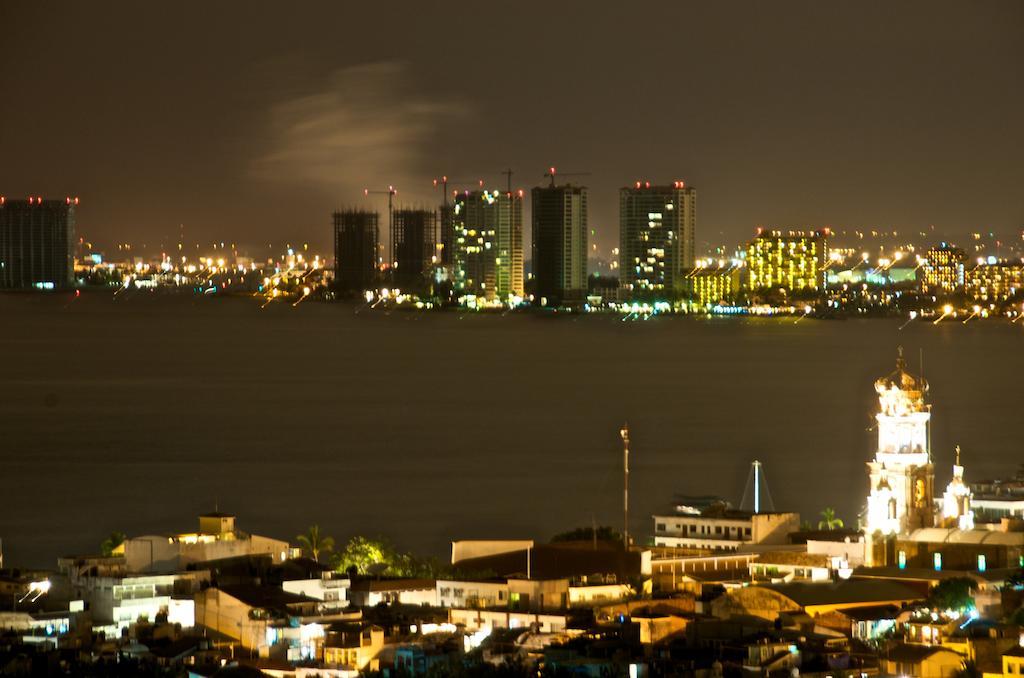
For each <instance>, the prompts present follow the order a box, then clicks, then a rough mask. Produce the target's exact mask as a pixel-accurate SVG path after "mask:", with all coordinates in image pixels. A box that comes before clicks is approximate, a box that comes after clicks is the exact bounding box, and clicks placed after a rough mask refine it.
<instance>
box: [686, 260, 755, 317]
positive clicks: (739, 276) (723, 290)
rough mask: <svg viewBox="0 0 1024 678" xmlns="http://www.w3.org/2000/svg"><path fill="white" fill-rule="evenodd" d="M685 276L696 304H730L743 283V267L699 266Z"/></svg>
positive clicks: (706, 305)
mask: <svg viewBox="0 0 1024 678" xmlns="http://www.w3.org/2000/svg"><path fill="white" fill-rule="evenodd" d="M686 277H687V282H688V283H689V287H690V293H691V294H692V299H693V303H695V304H696V305H698V306H701V307H710V306H715V305H716V304H723V303H724V304H731V303H733V302H734V301H735V300H736V295H737V294H739V291H740V286H741V285H742V283H743V268H742V267H741V266H735V265H732V266H714V267H712V266H708V267H700V268H695V269H693V270H692V271H690V273H688V274H687V276H686Z"/></svg>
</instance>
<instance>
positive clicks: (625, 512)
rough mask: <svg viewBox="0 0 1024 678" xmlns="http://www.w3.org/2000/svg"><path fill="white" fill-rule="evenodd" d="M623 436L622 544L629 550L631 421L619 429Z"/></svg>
mask: <svg viewBox="0 0 1024 678" xmlns="http://www.w3.org/2000/svg"><path fill="white" fill-rule="evenodd" d="M619 435H620V436H622V545H623V547H625V549H626V550H627V551H628V550H629V422H626V423H625V424H623V425H622V430H621V431H619Z"/></svg>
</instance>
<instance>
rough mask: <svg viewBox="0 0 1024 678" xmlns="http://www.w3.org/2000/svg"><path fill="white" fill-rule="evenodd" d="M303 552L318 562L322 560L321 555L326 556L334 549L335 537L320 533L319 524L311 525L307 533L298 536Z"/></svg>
mask: <svg viewBox="0 0 1024 678" xmlns="http://www.w3.org/2000/svg"><path fill="white" fill-rule="evenodd" d="M296 539H297V540H298V541H299V546H300V547H301V548H302V552H303V553H304V554H306V555H307V556H308V557H310V558H312V559H313V560H315V561H316V562H318V563H319V562H320V557H321V556H326V555H328V554H330V553H331V552H332V551H334V538H333V537H325V536H323V535H322V534H320V526H319V525H310V526H309V529H308V530H306V533H305V534H300V535H299V536H297V537H296Z"/></svg>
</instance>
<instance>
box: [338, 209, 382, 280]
mask: <svg viewBox="0 0 1024 678" xmlns="http://www.w3.org/2000/svg"><path fill="white" fill-rule="evenodd" d="M379 222H380V215H379V214H377V213H376V212H368V211H365V210H354V209H350V210H342V211H339V212H335V213H334V287H335V289H336V290H337V292H338V294H341V295H343V296H357V295H360V294H362V293H363V292H364V291H366V290H370V289H374V287H376V283H377V245H378V242H379V240H380V228H379Z"/></svg>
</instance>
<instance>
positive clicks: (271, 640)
mask: <svg viewBox="0 0 1024 678" xmlns="http://www.w3.org/2000/svg"><path fill="white" fill-rule="evenodd" d="M319 605H320V602H319V601H317V600H314V599H312V598H307V597H306V596H299V595H296V594H294V593H288V592H287V591H284V590H283V589H277V588H272V587H269V586H252V585H238V586H222V587H219V588H218V587H210V588H208V589H205V590H204V591H201V592H199V593H197V594H195V618H196V626H201V627H203V628H206V629H209V630H210V631H214V632H216V633H219V634H221V635H223V636H226V637H228V638H230V639H232V640H233V641H235V642H237V643H238V644H240V645H241V646H242V647H244V648H246V649H249V650H253V651H256V652H258V653H259V655H260V656H262V657H266V656H270V655H271V648H273V647H274V646H275V645H278V643H279V641H283V640H284V637H285V635H289V636H290V635H293V633H294V631H293V629H297V631H298V635H299V638H298V640H299V641H300V642H301V643H303V644H305V645H306V647H305V648H304V649H305V652H304V653H303V654H305V655H306V656H316V654H317V649H318V648H317V645H318V644H320V642H321V641H322V638H323V636H324V632H323V627H322V626H321V625H320V624H317V623H306V624H304V623H302V622H301V618H302V617H314V616H315V615H316V614H317V613H318V611H319ZM293 619H298V620H299V622H300V623H299V625H298V627H295V626H294V625H293V623H292V620H293ZM285 651H286V648H285V647H284V645H283V644H282V645H281V652H282V653H284V652H285Z"/></svg>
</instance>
